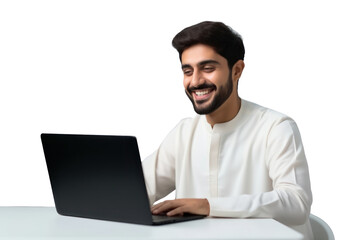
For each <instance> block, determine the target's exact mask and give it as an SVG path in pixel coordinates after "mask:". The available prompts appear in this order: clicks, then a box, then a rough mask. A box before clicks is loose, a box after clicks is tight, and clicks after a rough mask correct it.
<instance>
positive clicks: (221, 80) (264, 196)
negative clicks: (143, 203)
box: [143, 22, 313, 239]
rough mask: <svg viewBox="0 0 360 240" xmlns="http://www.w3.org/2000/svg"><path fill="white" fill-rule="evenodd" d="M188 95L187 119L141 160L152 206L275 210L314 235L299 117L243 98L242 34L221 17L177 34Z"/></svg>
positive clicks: (157, 209)
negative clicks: (191, 113) (172, 194)
mask: <svg viewBox="0 0 360 240" xmlns="http://www.w3.org/2000/svg"><path fill="white" fill-rule="evenodd" d="M173 46H174V47H175V48H176V49H177V51H178V52H179V57H180V61H181V67H182V70H183V74H184V82H183V83H184V88H185V92H186V95H187V96H188V97H189V99H190V101H191V102H192V104H193V107H194V110H195V112H196V113H197V115H196V116H195V117H194V118H189V119H184V120H182V121H180V123H179V124H178V125H177V126H176V127H175V128H174V129H173V130H172V131H171V132H170V133H169V134H168V135H167V137H166V138H165V140H164V141H163V143H162V144H161V145H160V147H159V148H158V150H157V151H156V152H155V153H153V154H152V155H150V156H149V157H148V158H146V159H145V160H144V161H143V169H144V175H145V180H146V186H147V189H148V194H149V199H150V201H151V204H153V203H154V202H155V201H157V200H159V199H161V198H163V197H164V196H166V195H167V194H169V193H170V192H172V191H173V190H176V199H175V200H168V201H163V202H161V203H158V204H156V205H154V206H153V207H152V212H153V214H167V215H169V216H171V215H178V214H180V215H181V214H184V213H193V214H202V215H209V216H216V217H239V218H248V217H255V218H256V217H258V218H274V219H276V220H278V221H280V222H282V223H284V224H286V225H288V226H290V227H292V228H294V229H295V230H297V231H299V232H301V233H302V234H304V236H305V237H306V239H312V238H313V237H312V231H311V227H310V223H309V219H308V218H309V214H310V208H311V203H312V194H311V188H310V179H309V171H308V166H307V162H306V157H305V153H304V149H303V145H302V141H301V137H300V133H299V130H298V128H297V126H296V123H295V122H294V121H293V120H292V119H291V118H289V117H287V116H286V115H283V114H281V113H278V112H276V111H273V110H270V109H267V108H265V107H262V106H259V105H257V104H255V103H252V102H249V101H246V100H244V99H241V98H240V97H239V95H238V90H237V89H238V80H239V78H240V76H241V73H242V71H243V70H244V66H245V65H244V53H245V49H244V46H243V41H242V39H241V37H240V35H239V34H237V33H236V32H234V31H233V30H232V29H231V28H229V27H228V26H226V25H225V24H223V23H220V22H202V23H199V24H196V25H194V26H191V27H188V28H185V29H184V30H182V31H181V32H180V33H178V34H177V35H176V36H175V37H174V39H173Z"/></svg>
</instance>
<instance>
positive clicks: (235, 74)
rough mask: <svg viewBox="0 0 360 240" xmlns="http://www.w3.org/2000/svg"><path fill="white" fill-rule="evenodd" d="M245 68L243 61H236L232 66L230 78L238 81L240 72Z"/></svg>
mask: <svg viewBox="0 0 360 240" xmlns="http://www.w3.org/2000/svg"><path fill="white" fill-rule="evenodd" d="M244 68H245V63H244V61H243V60H238V61H237V62H236V63H235V64H234V66H233V67H232V75H233V76H232V77H233V80H236V81H238V80H239V78H240V76H241V74H242V71H243V70H244Z"/></svg>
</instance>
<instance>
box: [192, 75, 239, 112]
mask: <svg viewBox="0 0 360 240" xmlns="http://www.w3.org/2000/svg"><path fill="white" fill-rule="evenodd" d="M231 75H232V74H231V71H230V73H229V77H228V80H227V81H226V84H225V85H222V86H220V87H219V88H218V89H217V88H216V86H215V85H214V84H209V83H205V84H202V85H199V86H197V87H190V86H189V87H188V88H187V89H186V90H185V93H186V95H187V96H188V98H189V99H190V101H191V103H192V104H193V107H194V110H195V112H196V113H197V114H200V115H203V114H210V113H212V112H214V111H215V110H216V109H218V108H219V107H220V106H221V105H222V104H223V103H224V102H225V101H226V100H227V99H228V98H229V97H230V95H231V93H232V91H233V88H234V84H233V82H232V77H231ZM205 88H211V89H213V91H216V93H215V96H214V97H213V100H212V101H211V103H210V104H207V105H206V106H201V105H202V103H204V101H196V102H195V100H194V98H193V96H192V94H191V92H193V91H195V90H200V89H205Z"/></svg>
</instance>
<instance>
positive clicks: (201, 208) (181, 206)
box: [151, 198, 210, 216]
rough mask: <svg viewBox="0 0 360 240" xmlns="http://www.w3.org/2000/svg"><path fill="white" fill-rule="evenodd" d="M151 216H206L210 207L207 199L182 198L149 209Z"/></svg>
mask: <svg viewBox="0 0 360 240" xmlns="http://www.w3.org/2000/svg"><path fill="white" fill-rule="evenodd" d="M151 212H152V214H155V215H156V214H166V215H168V216H175V215H183V214H184V213H192V214H198V215H206V216H208V215H209V213H210V205H209V202H208V200H207V199H199V198H182V199H175V200H167V201H164V202H161V203H158V204H156V205H153V206H152V207H151Z"/></svg>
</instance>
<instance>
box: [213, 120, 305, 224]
mask: <svg viewBox="0 0 360 240" xmlns="http://www.w3.org/2000/svg"><path fill="white" fill-rule="evenodd" d="M266 137H267V140H266V151H265V154H264V158H265V163H266V167H267V169H268V174H269V178H270V179H271V180H272V188H273V190H272V191H267V192H259V193H252V194H241V195H238V196H231V197H219V198H208V200H209V203H210V215H211V216H222V217H269V218H274V219H276V220H278V221H280V222H283V223H285V224H287V225H302V224H304V223H305V222H306V221H307V219H308V216H309V213H310V207H311V203H312V194H311V189H310V180H309V172H308V166H307V162H306V157H305V153H304V149H303V145H302V141H301V137H300V133H299V131H298V128H297V126H296V124H295V122H294V121H292V120H291V119H289V118H288V119H285V120H283V121H280V122H278V123H276V124H274V126H272V127H271V129H270V131H269V133H268V134H267V136H266ZM234 186H236V183H234Z"/></svg>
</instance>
